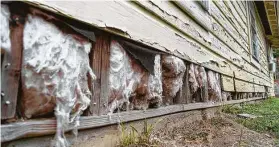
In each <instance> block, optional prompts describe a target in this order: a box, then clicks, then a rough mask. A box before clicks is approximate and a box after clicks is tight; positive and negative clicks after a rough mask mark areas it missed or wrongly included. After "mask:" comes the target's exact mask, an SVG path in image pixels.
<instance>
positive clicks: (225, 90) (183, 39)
mask: <svg viewBox="0 0 279 147" xmlns="http://www.w3.org/2000/svg"><path fill="white" fill-rule="evenodd" d="M25 3H27V4H31V5H32V6H36V7H39V8H42V9H45V10H47V11H52V12H55V13H59V14H60V15H63V16H64V17H70V18H72V19H76V20H79V21H83V22H85V23H87V25H91V26H92V28H94V29H96V30H98V31H96V32H98V35H97V37H96V40H95V35H94V33H93V32H90V33H89V34H88V35H89V36H90V35H93V36H94V39H93V40H92V39H89V38H88V36H87V35H84V33H82V31H81V30H78V29H76V28H75V27H74V26H71V25H69V24H67V23H61V20H60V19H58V18H56V17H55V16H57V15H54V16H52V15H49V14H45V11H41V10H39V9H38V10H37V9H36V8H34V9H31V12H28V15H27V16H26V18H25V19H26V23H25V24H24V28H23V26H21V27H22V28H21V29H22V31H23V33H24V37H22V35H21V36H19V37H21V38H19V39H21V41H23V43H24V45H23V46H22V47H18V50H23V56H22V58H23V60H22V62H23V63H22V69H21V77H22V80H21V81H20V82H21V85H22V87H21V90H22V93H21V97H20V101H19V102H18V103H19V104H20V106H19V107H20V109H21V114H19V115H20V116H22V117H24V118H25V119H33V118H37V117H46V116H47V115H50V116H55V117H56V119H57V123H56V124H57V126H56V129H57V130H56V133H57V136H56V138H55V139H56V141H55V142H54V143H55V144H54V145H55V146H67V145H68V144H67V141H66V139H65V136H64V134H63V133H64V132H65V131H69V130H70V129H73V128H77V126H79V120H83V121H84V122H83V123H81V126H80V127H79V128H83V129H84V128H90V127H97V126H102V125H105V124H113V123H116V122H119V121H120V119H121V118H119V117H117V115H115V114H114V113H119V112H123V111H127V112H123V113H122V114H121V113H119V114H118V115H124V116H126V117H128V116H129V115H128V114H130V113H131V114H133V113H135V114H137V113H140V112H141V111H139V110H144V112H145V111H147V113H146V115H148V117H154V116H156V115H164V114H169V113H173V112H179V111H183V110H186V109H185V108H184V107H187V105H189V106H191V108H189V109H194V108H196V107H197V108H202V107H212V106H213V105H212V104H211V103H208V102H212V103H213V104H214V106H215V105H216V106H218V104H219V103H220V102H227V101H230V100H237V99H243V98H251V97H253V95H254V96H258V97H264V96H265V93H266V92H268V91H270V89H271V87H272V77H271V74H269V71H268V67H267V65H268V64H267V60H266V50H267V49H266V45H265V43H266V42H265V40H264V36H263V35H264V34H263V29H262V26H261V23H260V22H259V19H258V17H257V19H256V21H257V36H258V39H259V40H260V41H259V43H260V44H259V46H260V51H259V53H260V56H259V57H260V58H259V62H257V61H255V60H254V59H253V58H252V55H251V49H250V35H249V34H250V33H249V32H250V28H249V25H250V22H249V19H248V16H249V14H246V11H244V10H245V8H246V7H247V6H248V5H247V4H246V2H244V3H242V2H240V3H239V2H230V1H228V2H223V1H213V2H211V1H210V2H209V7H208V9H204V8H203V6H202V5H201V4H200V3H199V2H196V1H185V2H182V1H176V2H172V1H171V2H170V1H131V2H126V1H125V2H124V1H113V2H108V1H105V2H91V1H88V2H84V3H86V5H85V4H84V3H82V2H71V3H65V2H62V1H47V2H46V1H45V2H25ZM1 7H2V5H1ZM81 8H82V9H81ZM3 10H4V11H1V14H2V15H5V16H7V17H9V16H8V13H4V12H6V11H5V10H6V9H5V8H4V9H3ZM29 13H30V14H29ZM244 14H245V15H244ZM3 18H6V17H3ZM59 18H60V17H59ZM5 22H7V20H6V21H3V23H5ZM3 26H4V27H6V29H7V30H9V29H8V27H9V26H8V25H7V23H5V25H3ZM60 27H61V28H60ZM1 30H2V26H1ZM9 33H10V32H5V33H1V42H5V43H6V44H4V46H1V49H2V48H4V49H6V48H9V46H10V45H9V42H7V41H9V40H8V38H7V36H8V35H7V34H9ZM12 33H13V32H12V31H11V34H12ZM2 34H3V37H2ZM119 36H120V37H119ZM2 38H3V40H2ZM11 39H13V38H11ZM92 41H95V42H92ZM11 43H13V40H12V41H11ZM11 46H12V47H11V49H13V44H12V45H11ZM6 50H7V49H6ZM12 51H13V50H12ZM5 55H6V54H5ZM20 57H21V56H20ZM16 80H17V81H19V79H16ZM20 82H17V84H19V83H20ZM1 84H2V82H1ZM15 88H16V89H18V88H17V87H15ZM38 97H40V99H38ZM13 98H14V100H13V102H14V104H16V101H17V99H16V96H13ZM248 100H249V99H248ZM197 102H199V103H201V105H199V104H196V103H197ZM239 102H242V101H239ZM191 103H192V104H193V105H191ZM229 103H234V102H228V104H229ZM182 104H185V105H182ZM2 105H3V104H2ZM176 105H177V106H178V107H179V108H178V107H175V106H176ZM202 105H205V106H202ZM11 106H13V107H16V106H15V105H11ZM30 106H31V107H30ZM180 106H183V107H180ZM149 108H157V109H158V110H157V111H156V109H154V110H150V109H149ZM165 109H166V110H165ZM132 110H134V111H132ZM135 110H137V111H135ZM160 110H163V112H159V111H160ZM83 111H85V113H83ZM14 112H15V110H13V111H12V113H14ZM53 112H54V113H53ZM152 112H156V113H154V114H153V113H152ZM82 114H83V115H84V117H83V119H79V118H80V116H81V115H82ZM140 114H141V113H140ZM2 115H3V113H2ZM89 116H90V117H89ZM91 116H92V117H91ZM13 117H14V114H13V115H12V116H9V118H13ZM105 117H107V118H105ZM126 117H125V118H123V119H124V120H125V119H126V120H137V119H142V118H143V117H144V115H139V117H137V116H134V117H133V118H126ZM95 118H97V119H98V120H101V122H100V123H99V124H98V122H94V121H93V123H91V122H89V123H88V122H87V121H89V120H91V119H95ZM87 119H88V120H87ZM102 119H106V120H105V121H104V120H102ZM91 121H92V120H91ZM41 123H42V124H44V123H47V124H52V125H53V124H54V123H53V121H51V120H49V121H45V122H41ZM102 123H104V124H102ZM19 124H20V123H19ZM50 126H51V125H50ZM6 128H7V127H6ZM43 129H45V128H44V127H43ZM52 131H53V129H52ZM28 133H30V132H25V131H22V132H21V133H20V134H11V135H10V136H8V137H7V138H8V139H7V138H6V140H5V141H9V140H11V138H13V139H14V138H19V137H21V136H24V135H28ZM31 134H32V132H31ZM12 135H14V136H12Z"/></svg>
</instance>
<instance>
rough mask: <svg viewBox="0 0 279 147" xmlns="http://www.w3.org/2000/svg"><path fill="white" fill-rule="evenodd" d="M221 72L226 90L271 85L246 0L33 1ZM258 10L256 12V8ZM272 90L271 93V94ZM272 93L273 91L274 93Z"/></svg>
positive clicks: (259, 89) (262, 42)
mask: <svg viewBox="0 0 279 147" xmlns="http://www.w3.org/2000/svg"><path fill="white" fill-rule="evenodd" d="M29 3H30V4H32V5H35V6H39V7H42V8H45V9H47V10H51V11H54V12H57V13H58V12H59V13H62V14H63V15H65V16H68V17H71V18H75V19H78V20H81V21H84V22H86V23H89V24H92V25H93V26H95V27H98V28H100V29H102V30H105V31H108V32H111V33H113V34H117V35H120V36H122V37H126V38H128V39H131V40H134V41H137V42H140V43H143V44H145V45H148V46H151V47H154V48H156V49H159V50H161V51H164V52H167V53H171V54H174V55H176V56H178V57H180V58H182V59H185V60H187V61H190V62H193V63H196V64H200V65H202V66H204V67H206V68H208V69H211V70H214V71H216V72H219V73H221V75H222V76H225V78H227V79H231V80H225V81H223V85H225V86H223V87H228V88H225V89H223V90H224V91H234V88H229V87H233V86H226V85H235V87H241V88H236V89H235V90H236V91H235V92H265V87H264V86H266V87H268V88H272V87H273V84H272V74H270V72H269V69H268V63H269V61H267V51H268V50H269V48H268V46H267V45H266V43H267V42H266V39H265V36H264V29H263V26H262V24H261V22H260V19H259V15H258V12H256V18H255V19H256V25H255V26H256V36H257V40H258V47H259V51H258V53H259V55H258V61H257V60H255V59H254V58H253V57H252V48H251V31H250V29H251V22H250V12H249V10H248V2H245V1H234V2H231V1H210V2H209V6H208V9H206V8H204V7H203V6H202V4H201V3H199V2H198V1H186V2H182V1H179V2H168V1H149V2H146V1H140V2H120V1H117V2H71V3H65V2H62V1H60V2H56V1H51V2H50V1H49V2H39V3H37V2H36V3H35V2H29ZM255 11H257V10H256V9H255ZM270 94H271V93H270ZM271 95H272V94H271Z"/></svg>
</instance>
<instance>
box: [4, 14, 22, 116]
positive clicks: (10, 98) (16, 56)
mask: <svg viewBox="0 0 279 147" xmlns="http://www.w3.org/2000/svg"><path fill="white" fill-rule="evenodd" d="M11 18H17V19H18V20H20V19H22V18H20V16H19V15H16V14H13V15H12V16H11ZM18 20H14V21H15V22H14V23H15V24H14V26H13V27H11V33H10V40H11V51H10V52H6V53H5V54H4V60H3V64H2V67H1V69H2V70H1V72H2V73H1V110H2V111H1V119H8V118H13V117H14V116H15V112H16V105H17V97H18V92H19V85H20V81H19V79H20V69H21V55H22V49H23V28H24V25H23V24H21V23H20V22H19V21H18Z"/></svg>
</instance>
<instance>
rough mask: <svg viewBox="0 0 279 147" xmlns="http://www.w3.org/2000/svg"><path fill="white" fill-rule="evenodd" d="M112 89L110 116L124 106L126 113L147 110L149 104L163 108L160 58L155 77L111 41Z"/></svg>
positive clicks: (157, 61)
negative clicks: (132, 110)
mask: <svg viewBox="0 0 279 147" xmlns="http://www.w3.org/2000/svg"><path fill="white" fill-rule="evenodd" d="M109 87H110V104H109V107H108V114H109V115H110V114H112V113H113V112H114V111H115V110H117V109H119V108H123V106H126V107H127V108H124V109H126V110H129V109H147V108H148V107H149V105H150V104H153V105H155V106H157V107H158V106H160V105H161V103H162V91H163V89H162V69H161V56H160V55H156V56H155V61H154V75H152V74H150V73H148V72H147V71H146V70H145V69H144V68H143V66H141V65H140V64H139V63H138V62H137V61H136V60H135V59H133V58H132V56H130V55H129V54H127V52H126V51H125V49H124V48H123V47H122V46H121V45H120V44H119V43H118V42H116V41H112V42H111V52H110V74H109ZM124 104H125V105H124Z"/></svg>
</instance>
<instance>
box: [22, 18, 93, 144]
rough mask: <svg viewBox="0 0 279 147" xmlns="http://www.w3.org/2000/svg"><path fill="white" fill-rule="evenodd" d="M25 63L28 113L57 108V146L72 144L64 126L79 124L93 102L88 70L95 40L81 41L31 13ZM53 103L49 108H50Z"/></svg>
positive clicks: (24, 89)
mask: <svg viewBox="0 0 279 147" xmlns="http://www.w3.org/2000/svg"><path fill="white" fill-rule="evenodd" d="M23 40H24V50H23V63H22V81H23V82H22V87H23V95H24V96H23V100H22V101H23V104H22V105H23V108H24V109H25V110H24V113H25V115H26V116H27V117H32V116H33V115H34V116H35V115H37V114H38V113H42V114H44V113H45V112H44V111H53V107H50V105H49V103H55V104H54V105H55V116H56V119H57V132H56V138H55V141H54V144H53V146H68V143H67V141H66V138H65V136H64V130H65V129H66V128H67V127H68V125H69V124H70V123H74V124H75V125H76V126H77V125H78V124H79V121H78V119H79V116H80V115H81V114H82V112H83V110H85V109H86V108H87V106H88V105H89V103H90V98H89V97H90V95H91V92H90V90H89V88H88V80H87V74H88V73H89V75H90V76H91V78H92V79H95V75H94V73H93V71H92V70H91V68H90V66H89V56H88V54H89V52H90V50H91V43H90V42H88V41H87V40H84V41H82V42H81V41H77V40H76V39H75V38H74V37H73V36H72V35H68V34H64V33H63V32H62V31H60V30H59V29H58V28H57V27H56V26H55V25H53V24H51V23H49V22H47V21H45V20H43V19H42V18H40V17H37V16H31V15H28V20H27V21H26V24H25V27H24V39H23ZM48 107H49V108H48Z"/></svg>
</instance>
